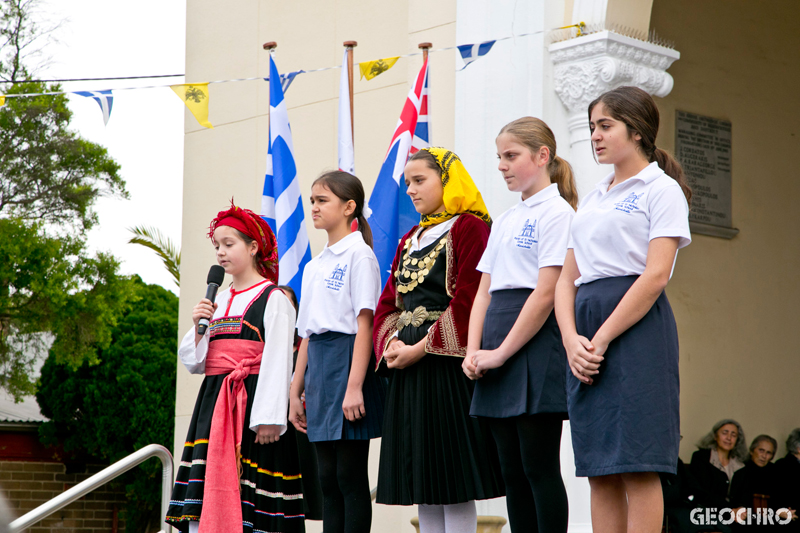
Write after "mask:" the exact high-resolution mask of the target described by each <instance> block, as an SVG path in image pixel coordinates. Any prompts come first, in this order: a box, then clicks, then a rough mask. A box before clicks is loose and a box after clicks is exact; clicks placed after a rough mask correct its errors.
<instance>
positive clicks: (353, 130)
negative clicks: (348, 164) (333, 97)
mask: <svg viewBox="0 0 800 533" xmlns="http://www.w3.org/2000/svg"><path fill="white" fill-rule="evenodd" d="M342 44H344V47H345V49H346V50H347V77H348V79H349V81H350V134H351V135H352V136H353V139H352V141H353V152H354V153H355V149H356V124H355V121H354V120H353V118H354V117H353V106H354V102H353V48H355V47H356V46H358V42H357V41H345V42H344V43H342Z"/></svg>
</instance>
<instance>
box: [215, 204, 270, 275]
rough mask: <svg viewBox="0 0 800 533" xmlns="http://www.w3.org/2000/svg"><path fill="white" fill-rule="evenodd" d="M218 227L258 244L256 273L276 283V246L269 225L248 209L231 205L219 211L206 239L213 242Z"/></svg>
mask: <svg viewBox="0 0 800 533" xmlns="http://www.w3.org/2000/svg"><path fill="white" fill-rule="evenodd" d="M219 226H230V227H231V228H233V229H236V230H239V231H241V232H242V233H243V234H245V235H247V236H248V237H250V238H251V239H253V240H254V241H256V243H257V244H258V254H257V256H256V260H257V261H256V269H257V270H258V273H259V274H261V275H262V276H263V277H265V278H267V279H268V280H270V281H271V282H273V283H276V284H277V283H278V244H277V242H276V241H275V234H274V233H272V229H271V228H270V227H269V224H267V222H266V221H265V220H264V219H263V218H261V217H260V216H258V215H257V214H255V213H253V212H252V211H250V210H249V209H243V208H241V207H236V206H235V205H233V200H231V207H230V209H227V210H225V211H220V212H219V213H218V214H217V218H215V219H214V220H212V221H211V225H210V226H209V231H208V237H209V238H210V239H211V241H212V242H214V230H215V229H217V228H218V227H219Z"/></svg>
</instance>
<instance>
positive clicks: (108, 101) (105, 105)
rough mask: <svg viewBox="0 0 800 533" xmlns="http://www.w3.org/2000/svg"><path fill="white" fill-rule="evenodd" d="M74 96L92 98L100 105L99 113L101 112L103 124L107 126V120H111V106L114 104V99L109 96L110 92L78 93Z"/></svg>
mask: <svg viewBox="0 0 800 533" xmlns="http://www.w3.org/2000/svg"><path fill="white" fill-rule="evenodd" d="M75 94H79V95H81V96H86V97H87V98H94V101H95V102H97V103H98V104H99V105H100V111H102V112H103V124H105V125H106V126H108V119H109V118H111V106H112V105H113V104H114V97H113V96H111V91H110V90H109V91H78V92H76V93H75Z"/></svg>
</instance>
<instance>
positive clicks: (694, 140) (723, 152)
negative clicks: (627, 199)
mask: <svg viewBox="0 0 800 533" xmlns="http://www.w3.org/2000/svg"><path fill="white" fill-rule="evenodd" d="M675 155H676V157H677V159H678V161H679V162H680V164H681V165H682V166H683V170H684V172H685V173H686V178H687V180H688V182H689V186H690V187H691V188H692V193H693V194H692V209H691V212H690V213H689V223H690V226H691V229H692V231H693V232H695V233H704V234H707V235H714V236H716V237H726V238H732V237H733V236H734V235H736V234H737V233H738V232H739V230H737V229H735V228H733V217H732V214H731V123H730V122H728V121H726V120H720V119H716V118H711V117H705V116H702V115H695V114H694V113H687V112H686V111H676V112H675Z"/></svg>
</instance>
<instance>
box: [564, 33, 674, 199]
mask: <svg viewBox="0 0 800 533" xmlns="http://www.w3.org/2000/svg"><path fill="white" fill-rule="evenodd" d="M549 49H550V59H551V60H552V62H553V65H554V88H555V91H556V93H557V94H558V96H559V97H560V98H561V102H562V103H563V104H564V106H565V107H566V108H567V110H568V112H569V119H568V124H569V132H570V158H569V161H570V163H571V164H572V167H573V168H574V169H575V174H576V178H577V182H578V193H579V194H580V197H581V198H582V197H583V196H584V195H585V194H586V193H587V192H589V191H590V190H591V189H592V188H593V187H594V186H595V184H596V183H597V182H598V181H600V180H601V179H602V178H603V177H605V176H606V175H607V174H608V173H609V172H610V171H611V170H610V169H609V168H608V167H609V165H599V164H597V162H596V161H595V159H594V153H593V150H592V146H591V140H590V132H589V116H588V107H589V103H590V102H591V101H592V100H594V99H595V98H597V97H598V96H600V95H601V94H603V93H604V92H606V91H610V90H611V89H614V88H616V87H621V86H623V85H632V86H635V87H639V88H640V89H643V90H645V91H647V92H648V93H650V94H652V95H654V96H659V97H664V96H666V95H668V94H669V93H670V91H671V90H672V83H673V81H672V76H670V75H669V74H668V73H667V72H666V70H667V69H668V68H669V67H670V65H672V63H673V62H674V61H676V60H677V59H679V58H680V56H681V55H680V52H678V51H677V50H673V49H672V48H667V47H664V46H659V45H656V44H653V43H649V42H645V41H640V40H638V39H633V38H631V37H626V36H624V35H619V34H617V33H614V32H613V31H608V30H605V31H600V32H597V33H592V34H589V35H584V36H581V37H576V38H574V39H568V40H566V41H561V42H557V43H553V44H551V45H550V48H549Z"/></svg>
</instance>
